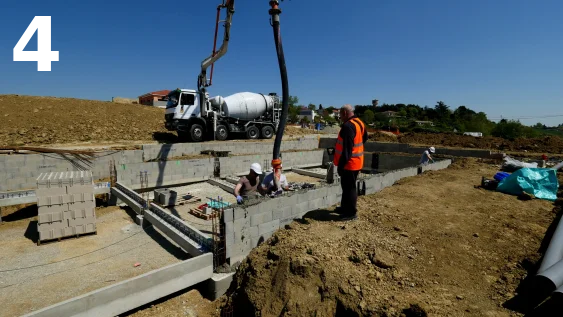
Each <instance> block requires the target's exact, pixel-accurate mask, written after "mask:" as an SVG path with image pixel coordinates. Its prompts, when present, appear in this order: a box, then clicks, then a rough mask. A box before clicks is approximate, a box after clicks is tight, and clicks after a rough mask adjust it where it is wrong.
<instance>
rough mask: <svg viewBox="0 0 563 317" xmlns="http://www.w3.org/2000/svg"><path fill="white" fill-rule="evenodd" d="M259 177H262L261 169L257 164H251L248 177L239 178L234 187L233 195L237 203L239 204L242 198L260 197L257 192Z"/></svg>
mask: <svg viewBox="0 0 563 317" xmlns="http://www.w3.org/2000/svg"><path fill="white" fill-rule="evenodd" d="M260 175H262V167H261V166H260V164H258V163H252V164H251V165H250V171H249V172H248V175H246V176H243V177H241V178H240V179H239V181H238V183H237V185H236V186H235V191H234V194H235V197H236V198H237V203H239V204H241V203H242V202H243V200H244V198H248V197H250V196H259V195H260V192H259V190H258V185H259V184H260Z"/></svg>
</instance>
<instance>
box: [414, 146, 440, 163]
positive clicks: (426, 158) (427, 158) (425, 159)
mask: <svg viewBox="0 0 563 317" xmlns="http://www.w3.org/2000/svg"><path fill="white" fill-rule="evenodd" d="M434 152H436V149H434V147H433V146H431V147H429V148H428V149H426V150H424V152H423V153H422V156H421V157H420V161H418V164H420V165H428V163H429V162H430V161H432V163H434V159H433V158H432V156H431V155H430V153H432V154H434Z"/></svg>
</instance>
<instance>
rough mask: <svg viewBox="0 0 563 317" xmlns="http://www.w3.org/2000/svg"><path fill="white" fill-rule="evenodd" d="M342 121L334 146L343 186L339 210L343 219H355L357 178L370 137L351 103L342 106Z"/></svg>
mask: <svg viewBox="0 0 563 317" xmlns="http://www.w3.org/2000/svg"><path fill="white" fill-rule="evenodd" d="M340 121H342V126H341V128H340V132H339V133H338V139H337V140H336V146H335V147H334V160H333V164H334V166H336V167H337V171H338V175H339V176H340V186H341V187H342V201H341V202H340V208H338V209H337V212H338V213H340V215H341V218H342V220H354V219H356V218H357V208H356V201H357V200H358V192H357V190H356V180H357V179H358V174H359V173H360V170H361V169H362V168H363V167H364V143H365V142H366V141H367V139H368V133H367V130H366V127H365V124H364V123H363V122H362V121H361V120H360V118H358V117H357V116H355V115H354V109H353V108H352V106H351V105H344V106H343V107H342V108H340Z"/></svg>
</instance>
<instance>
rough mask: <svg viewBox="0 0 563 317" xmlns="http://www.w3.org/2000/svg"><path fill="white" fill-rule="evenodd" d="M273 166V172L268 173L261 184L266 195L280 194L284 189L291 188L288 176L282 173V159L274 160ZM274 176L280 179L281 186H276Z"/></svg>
mask: <svg viewBox="0 0 563 317" xmlns="http://www.w3.org/2000/svg"><path fill="white" fill-rule="evenodd" d="M272 168H273V169H274V170H273V171H272V173H270V174H268V175H266V177H264V179H263V180H262V184H261V185H260V189H261V191H262V193H263V194H264V195H270V194H272V193H273V194H274V195H278V194H281V193H282V192H283V190H286V191H287V190H289V184H288V183H287V178H286V177H285V175H284V174H282V172H281V171H282V164H281V160H279V159H278V160H273V161H272ZM274 177H276V178H277V179H278V181H279V184H280V187H279V188H276V186H275V182H274Z"/></svg>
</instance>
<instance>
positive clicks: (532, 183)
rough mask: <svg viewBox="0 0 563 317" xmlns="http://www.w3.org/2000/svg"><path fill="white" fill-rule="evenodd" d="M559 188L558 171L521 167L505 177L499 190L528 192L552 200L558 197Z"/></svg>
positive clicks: (510, 192)
mask: <svg viewBox="0 0 563 317" xmlns="http://www.w3.org/2000/svg"><path fill="white" fill-rule="evenodd" d="M558 189H559V181H558V180H557V171H556V170H554V169H551V168H521V169H519V170H517V171H515V172H514V173H512V174H511V175H510V176H507V177H506V178H504V179H503V180H502V181H501V182H500V183H499V184H498V187H497V191H499V192H502V193H505V194H510V195H520V194H521V193H522V192H526V193H528V194H531V195H534V196H535V197H536V198H539V199H546V200H551V201H554V200H556V199H557V190H558Z"/></svg>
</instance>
